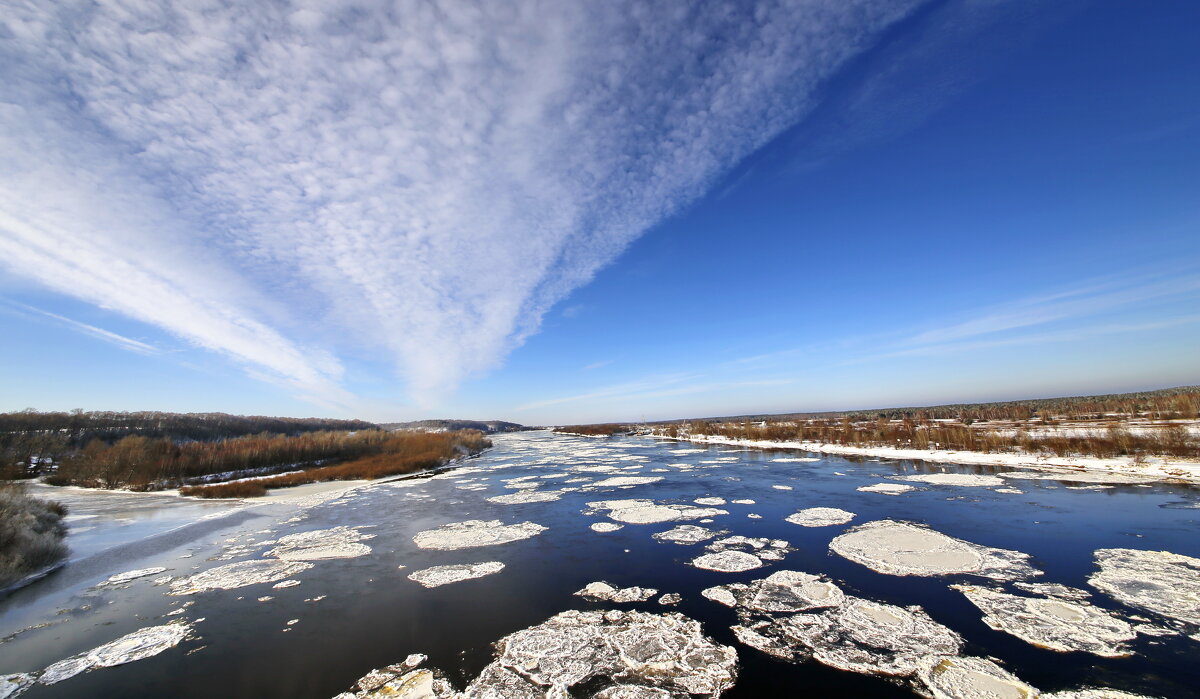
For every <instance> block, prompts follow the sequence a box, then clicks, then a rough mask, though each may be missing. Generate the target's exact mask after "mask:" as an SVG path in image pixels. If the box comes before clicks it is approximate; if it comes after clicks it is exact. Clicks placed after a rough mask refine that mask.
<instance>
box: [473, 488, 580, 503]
mask: <svg viewBox="0 0 1200 699" xmlns="http://www.w3.org/2000/svg"><path fill="white" fill-rule="evenodd" d="M561 497H562V493H560V492H558V491H554V490H523V491H521V492H519V493H509V494H508V495H497V496H496V497H492V498H488V502H495V503H499V504H501V505H521V504H524V503H527V502H554V501H555V500H557V499H559V498H561Z"/></svg>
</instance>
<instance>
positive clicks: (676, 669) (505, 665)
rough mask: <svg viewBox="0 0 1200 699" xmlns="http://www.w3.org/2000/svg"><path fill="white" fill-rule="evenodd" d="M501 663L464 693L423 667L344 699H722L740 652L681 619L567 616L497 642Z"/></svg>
mask: <svg viewBox="0 0 1200 699" xmlns="http://www.w3.org/2000/svg"><path fill="white" fill-rule="evenodd" d="M496 651H497V653H496V659H495V660H494V661H493V662H492V663H491V664H489V665H488V666H486V667H485V668H484V669H483V671H482V672H480V674H479V675H478V676H477V677H476V678H475V679H474V680H473V681H472V682H471V683H470V684H469V685H468V686H467V688H466V690H465V692H462V693H459V692H457V691H455V690H454V688H453V687H452V686H451V685H450V684H449V682H447V681H446V679H445V678H444V676H443V675H442V674H441V673H439V672H437V671H434V670H428V669H415V666H416V665H419V664H420V662H423V661H424V657H423V656H418V657H419V661H418V662H416V663H412V662H407V661H406V662H405V663H404V664H398V665H392V666H389V667H386V668H383V669H382V670H374V671H372V672H370V673H368V674H367V675H366V676H365V677H363V678H362V679H360V680H359V681H358V682H357V683H355V685H354V687H353V688H352V689H351V691H350V692H346V693H344V694H341V695H338V697H337V699H375V698H382V697H389V698H391V699H430V698H432V699H439V698H445V699H448V698H450V697H453V698H455V699H465V698H466V697H471V698H478V699H484V698H488V699H500V698H504V699H535V698H541V697H568V696H583V695H585V694H586V695H587V696H592V697H597V698H598V699H650V698H657V697H662V698H664V699H670V698H671V697H689V696H706V697H716V696H718V695H719V694H721V693H722V692H724V691H725V690H726V689H728V688H730V687H732V686H733V683H734V681H735V679H736V676H737V667H736V666H737V652H736V651H735V650H734V649H733V648H730V647H728V646H721V645H717V644H716V643H714V642H713V641H712V640H710V639H708V638H707V637H705V636H704V635H703V633H702V632H701V629H700V624H699V623H697V622H695V621H693V620H691V619H688V618H687V617H684V616H682V615H680V614H677V613H673V612H672V613H667V614H647V613H643V612H620V611H607V612H580V611H567V612H562V613H561V614H558V615H556V616H554V617H551V618H550V619H549V620H547V621H545V622H543V623H541V624H538V625H537V626H533V627H531V628H528V629H524V630H522V631H517V632H516V633H513V634H510V635H508V636H506V637H504V638H502V639H500V641H498V642H497V643H496Z"/></svg>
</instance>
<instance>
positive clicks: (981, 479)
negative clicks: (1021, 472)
mask: <svg viewBox="0 0 1200 699" xmlns="http://www.w3.org/2000/svg"><path fill="white" fill-rule="evenodd" d="M896 480H901V481H913V482H916V483H929V484H931V485H962V486H996V485H1004V483H1005V481H1004V479H1003V478H997V477H996V476H980V475H976V474H974V473H919V474H916V475H913V476H896Z"/></svg>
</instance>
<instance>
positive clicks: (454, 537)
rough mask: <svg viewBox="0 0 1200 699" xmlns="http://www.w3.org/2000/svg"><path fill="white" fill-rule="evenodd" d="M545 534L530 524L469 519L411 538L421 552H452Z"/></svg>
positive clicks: (537, 526)
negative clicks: (434, 550)
mask: <svg viewBox="0 0 1200 699" xmlns="http://www.w3.org/2000/svg"><path fill="white" fill-rule="evenodd" d="M544 531H546V527H543V526H542V525H540V524H534V523H533V522H521V523H519V524H508V525H506V524H504V523H503V522H501V521H500V520H498V519H493V520H488V521H485V520H479V519H471V520H467V521H465V522H452V523H450V524H443V525H442V526H440V527H438V528H437V529H428V530H426V531H423V532H420V533H418V534H417V535H416V536H414V537H413V541H414V542H415V543H416V544H417V546H419V547H421V548H423V549H438V550H441V551H454V550H457V549H465V548H473V547H476V546H495V545H497V544H507V543H509V542H512V541H520V540H521V539H528V538H530V537H533V536H537V535H538V534H541V533H542V532H544Z"/></svg>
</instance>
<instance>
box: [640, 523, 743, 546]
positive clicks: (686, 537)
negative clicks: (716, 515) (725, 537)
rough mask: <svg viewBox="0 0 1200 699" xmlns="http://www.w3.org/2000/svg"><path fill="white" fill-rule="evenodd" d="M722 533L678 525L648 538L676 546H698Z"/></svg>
mask: <svg viewBox="0 0 1200 699" xmlns="http://www.w3.org/2000/svg"><path fill="white" fill-rule="evenodd" d="M724 533H725V532H718V531H713V530H712V529H705V528H704V527H698V526H696V525H694V524H680V525H679V526H677V527H675V528H674V529H668V530H667V531H665V532H658V533H657V534H651V535H650V536H652V537H654V538H655V539H657V540H658V541H672V542H674V543H676V544H698V543H700V542H701V541H708V540H709V539H711V538H713V537H714V536H717V535H719V534H724Z"/></svg>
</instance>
